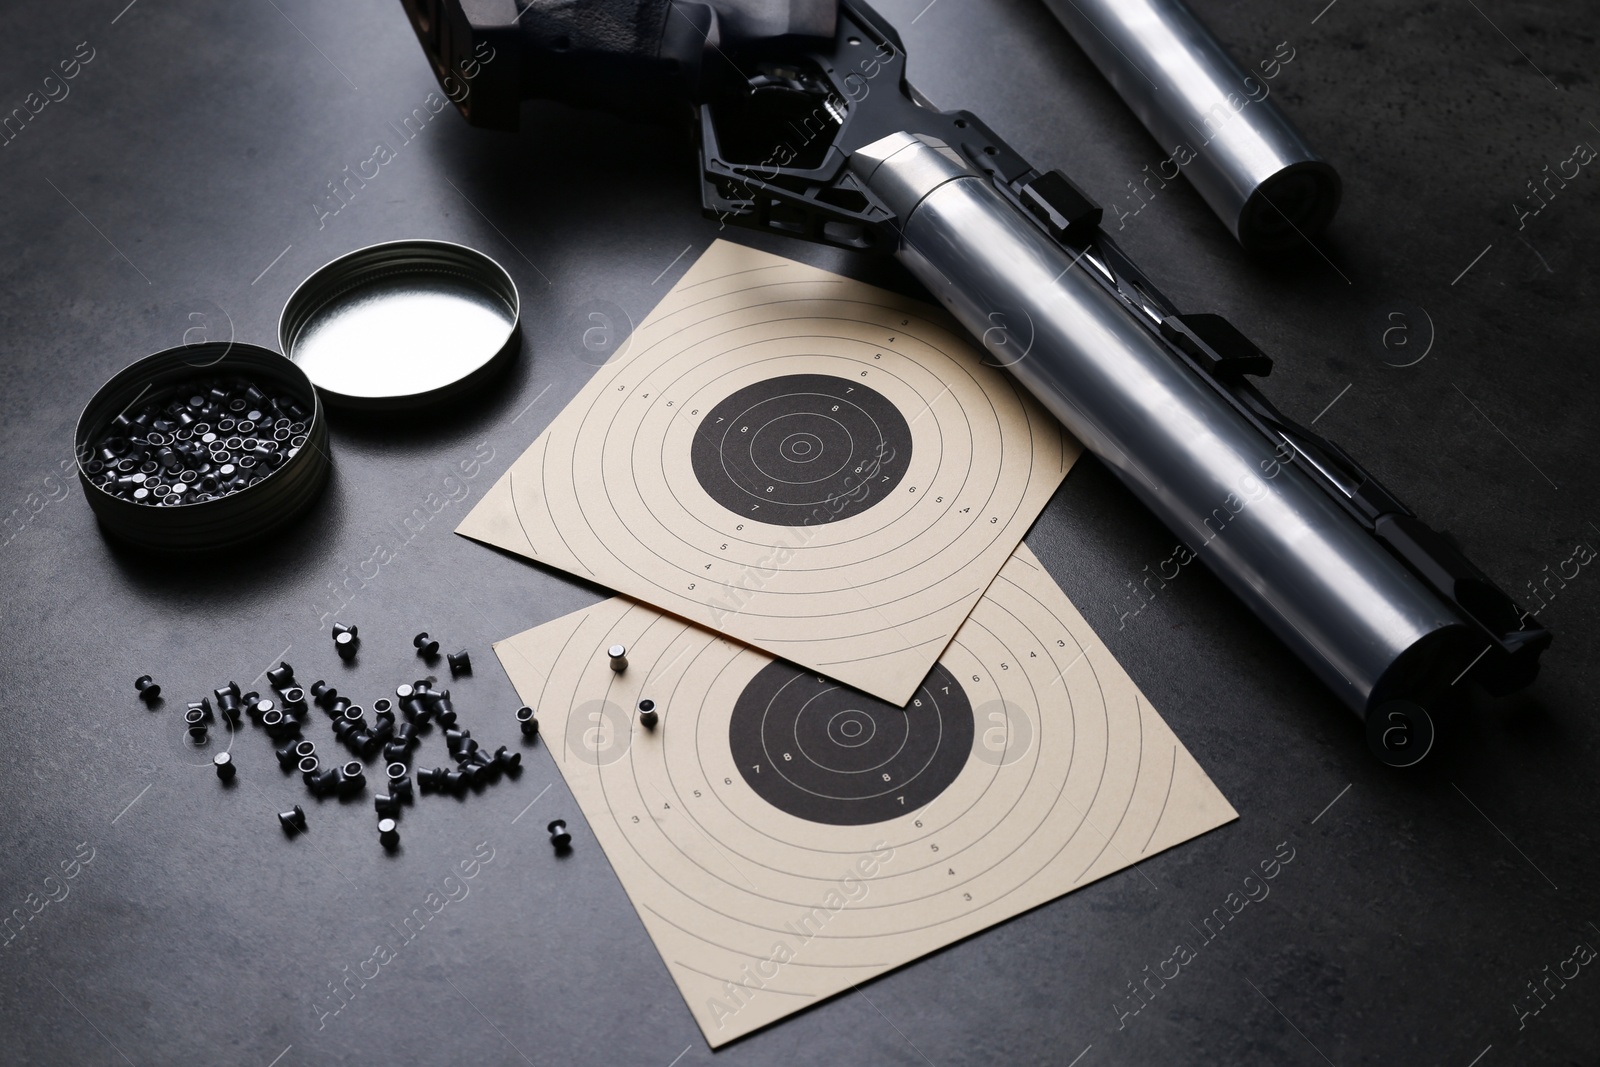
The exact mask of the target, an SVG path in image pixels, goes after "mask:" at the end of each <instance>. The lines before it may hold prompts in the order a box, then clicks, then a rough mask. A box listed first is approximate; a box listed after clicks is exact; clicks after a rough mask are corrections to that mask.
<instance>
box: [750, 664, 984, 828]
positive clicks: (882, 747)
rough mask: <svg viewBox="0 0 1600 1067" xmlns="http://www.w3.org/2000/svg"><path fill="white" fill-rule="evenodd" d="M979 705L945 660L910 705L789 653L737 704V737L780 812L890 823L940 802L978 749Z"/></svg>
mask: <svg viewBox="0 0 1600 1067" xmlns="http://www.w3.org/2000/svg"><path fill="white" fill-rule="evenodd" d="M973 732H974V726H973V717H972V703H971V701H969V700H968V698H967V694H966V691H965V690H963V689H962V688H961V683H960V682H958V681H956V679H955V676H954V675H952V674H951V673H950V672H949V671H948V670H946V669H945V668H944V666H943V665H942V664H936V665H935V666H934V668H933V670H932V671H931V672H929V674H928V677H927V678H926V679H924V680H923V683H922V686H921V688H919V689H918V690H917V692H916V695H915V696H914V697H912V698H911V703H909V704H908V705H906V706H905V707H904V708H897V707H894V706H893V705H891V704H888V703H885V702H884V701H881V700H878V699H877V698H875V697H870V696H867V695H866V694H865V693H862V692H859V691H857V690H855V689H851V688H849V687H848V686H844V685H840V684H839V683H837V682H832V681H828V680H826V679H822V678H819V677H817V675H815V674H810V673H807V672H804V671H801V670H800V669H799V668H797V667H794V666H792V665H790V664H788V663H784V662H781V661H778V662H774V663H770V664H768V665H767V666H766V667H763V668H762V669H761V671H760V672H759V673H758V674H757V675H756V676H755V677H754V678H752V679H751V680H750V682H749V684H748V685H746V686H745V688H744V692H743V693H741V694H739V699H738V700H737V701H736V702H735V703H734V707H733V718H732V721H731V722H730V723H729V726H728V744H729V747H730V749H731V751H732V753H733V759H734V762H735V763H737V764H738V765H739V773H740V774H742V775H743V776H744V780H745V782H746V783H747V784H748V785H749V786H750V788H751V789H754V790H755V791H756V793H757V794H758V795H760V797H761V798H762V799H763V800H765V801H767V802H768V803H769V804H771V805H772V806H773V807H775V808H778V809H779V810H781V811H784V812H787V813H788V814H790V815H794V816H796V817H798V818H801V819H805V820H807V821H809V822H817V823H826V824H828V825H830V826H863V825H866V824H868V823H875V822H887V821H888V820H890V819H896V818H899V817H900V816H902V815H905V814H907V813H910V812H915V811H917V810H918V809H920V808H923V807H925V806H927V805H928V804H929V803H931V802H932V801H933V800H934V799H935V798H936V797H938V796H939V794H940V793H943V792H944V791H945V789H947V788H948V787H949V786H950V783H952V782H954V781H955V780H956V777H957V776H958V775H959V774H960V773H961V769H962V768H963V767H964V766H966V763H967V759H968V757H969V756H970V755H971V754H972V743H973Z"/></svg>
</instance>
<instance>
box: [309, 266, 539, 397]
mask: <svg viewBox="0 0 1600 1067" xmlns="http://www.w3.org/2000/svg"><path fill="white" fill-rule="evenodd" d="M520 314H521V300H520V298H519V297H518V295H517V287H516V283H515V282H513V281H512V280H511V275H509V274H507V273H506V270H505V268H504V267H502V266H500V264H498V263H496V262H495V261H494V260H492V259H490V258H489V257H488V256H486V255H484V254H483V253H482V252H479V251H476V250H475V249H471V248H467V247H465V246H463V245H457V244H451V243H449V242H447V241H428V240H408V241H390V242H388V243H385V244H378V245H372V246H369V247H367V248H362V249H358V250H357V251H355V252H351V253H349V254H348V255H344V256H340V257H339V258H338V259H336V260H334V261H333V262H331V263H329V264H327V265H326V266H324V267H321V268H320V269H318V270H317V271H316V273H314V274H312V275H311V277H309V278H307V279H306V280H305V281H304V282H302V283H301V284H300V287H299V288H298V289H296V290H295V291H294V294H293V295H292V296H290V297H289V302H288V303H287V304H285V305H284V308H283V316H282V318H281V319H280V320H279V322H278V341H279V343H280V344H281V345H282V347H283V351H284V353H285V354H286V355H287V356H288V357H289V358H290V359H291V360H293V361H294V362H295V363H296V364H297V365H298V366H299V367H300V368H301V369H302V370H303V371H305V373H306V376H307V377H309V378H310V379H311V381H312V382H313V383H315V385H316V387H317V390H318V392H320V393H321V394H322V396H323V397H324V398H325V399H326V400H327V402H328V403H329V404H330V405H333V406H335V407H339V408H351V409H357V410H367V411H397V410H404V409H409V408H418V407H424V406H427V405H429V404H434V403H438V402H440V401H444V400H449V399H452V398H454V397H457V396H460V395H462V394H464V393H467V392H470V391H472V390H473V389H476V388H477V387H479V386H481V385H483V384H485V383H486V382H487V381H489V380H490V379H491V378H493V377H494V375H495V374H496V373H497V372H498V371H500V370H501V369H503V368H504V367H505V366H506V364H508V363H509V362H510V361H511V359H512V358H514V357H515V355H516V353H517V349H518V347H519V345H518V332H517V327H518V320H519V317H520Z"/></svg>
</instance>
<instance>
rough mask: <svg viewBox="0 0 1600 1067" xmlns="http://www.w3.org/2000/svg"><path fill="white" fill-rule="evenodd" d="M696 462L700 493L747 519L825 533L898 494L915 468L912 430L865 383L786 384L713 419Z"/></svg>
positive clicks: (788, 379) (724, 406) (722, 406)
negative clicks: (822, 529)
mask: <svg viewBox="0 0 1600 1067" xmlns="http://www.w3.org/2000/svg"><path fill="white" fill-rule="evenodd" d="M689 458H690V461H691V464H692V466H693V468H694V476H695V479H696V480H697V481H699V483H700V486H701V488H703V489H704V490H705V491H706V492H707V493H708V494H709V495H710V496H711V499H713V500H715V501H716V502H717V503H719V504H721V505H722V506H723V507H725V508H727V509H728V510H729V511H731V512H733V513H734V514H736V515H738V516H739V517H740V518H741V519H746V520H751V519H753V520H755V521H757V522H764V523H769V524H771V525H774V526H818V525H822V524H824V523H829V522H837V521H838V520H840V519H847V518H849V517H851V516H852V515H859V514H860V513H861V512H863V511H865V510H867V509H868V508H870V507H872V506H873V505H874V504H876V503H878V501H880V500H883V499H884V498H885V497H887V496H888V495H889V494H890V493H892V492H893V491H894V488H895V486H897V485H899V484H900V479H901V478H902V477H904V475H905V472H906V469H907V467H908V466H909V465H910V463H911V427H910V426H909V425H908V424H907V423H906V419H905V416H904V415H902V414H901V413H900V410H899V409H898V408H896V407H895V406H894V405H893V404H891V403H890V402H889V401H888V399H887V398H886V397H884V395H883V394H882V393H880V392H878V391H877V390H876V389H873V388H872V387H870V386H868V385H866V384H864V383H862V382H859V381H854V380H851V379H849V378H839V377H835V376H834V375H831V374H788V375H784V376H782V377H778V378H772V379H769V380H767V381H764V382H756V383H755V384H754V385H747V386H745V387H744V388H743V389H740V390H738V391H737V392H735V393H733V394H731V395H730V396H728V397H727V398H725V399H724V400H722V401H721V402H720V403H718V404H717V405H716V406H715V407H713V408H712V409H711V410H710V411H709V412H707V413H706V416H705V418H704V419H703V420H702V421H701V423H700V426H699V429H698V430H697V431H696V432H695V436H694V443H693V444H692V445H691V446H690V452H689Z"/></svg>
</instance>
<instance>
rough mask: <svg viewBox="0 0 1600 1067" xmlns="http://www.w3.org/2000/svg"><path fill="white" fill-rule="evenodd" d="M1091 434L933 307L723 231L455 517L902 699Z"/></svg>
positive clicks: (497, 541)
mask: <svg viewBox="0 0 1600 1067" xmlns="http://www.w3.org/2000/svg"><path fill="white" fill-rule="evenodd" d="M1078 452H1079V449H1078V446H1077V444H1076V442H1074V441H1073V440H1072V439H1071V438H1069V437H1067V436H1066V435H1065V433H1064V431H1062V429H1061V428H1060V425H1059V424H1058V423H1057V422H1056V421H1055V420H1054V419H1053V418H1052V417H1051V416H1050V415H1049V414H1048V413H1046V412H1045V411H1044V410H1043V409H1042V408H1041V407H1039V406H1038V404H1037V403H1036V402H1035V401H1034V400H1033V399H1032V398H1031V397H1029V396H1028V395H1027V394H1026V392H1025V391H1023V390H1022V388H1021V387H1020V386H1019V385H1018V384H1017V383H1016V382H1015V381H1014V380H1013V379H1012V378H1011V377H1010V375H1009V374H1008V373H1007V372H1005V371H1003V370H997V369H995V368H994V367H990V366H986V365H985V364H984V363H983V361H982V360H981V359H980V357H979V353H978V352H977V350H976V349H975V348H974V346H973V345H972V344H970V343H969V342H968V340H967V339H966V338H965V336H964V335H963V334H962V333H961V331H960V328H959V327H958V326H957V325H956V324H955V323H954V322H953V321H952V320H950V319H949V318H948V317H947V316H946V315H945V313H944V312H942V311H941V310H939V309H938V308H935V307H932V306H930V305H927V304H924V303H921V302H918V301H915V300H909V299H906V298H904V297H901V296H898V295H895V294H892V293H889V292H886V291H883V290H880V289H876V288H873V287H871V286H867V285H864V284H862V283H859V282H855V281H852V280H850V279H847V278H842V277H840V276H838V275H834V274H830V273H828V272H826V271H822V270H818V269H816V268H814V267H808V266H805V265H803V264H799V263H795V262H792V261H790V260H786V259H782V258H780V257H777V256H772V255H769V254H767V253H764V252H759V251H755V250H753V249H749V248H744V247H741V246H739V245H734V244H729V243H727V242H723V241H718V242H716V243H715V244H714V245H712V247H711V248H710V250H708V251H707V252H706V253H705V255H703V256H702V257H701V258H700V260H699V261H698V262H696V263H695V265H694V266H693V267H691V268H690V270H689V271H688V273H687V274H686V275H685V276H684V277H683V279H682V280H681V281H679V283H678V284H677V285H676V286H674V287H673V289H672V291H671V292H670V293H668V295H667V296H666V297H665V298H664V299H663V300H662V302H661V304H660V305H659V306H657V307H656V309H655V310H654V311H653V312H651V314H650V315H649V317H648V318H647V319H646V320H645V321H644V322H643V323H641V324H640V326H639V328H638V330H637V331H635V333H634V335H633V336H632V337H631V338H630V339H629V342H628V345H627V350H626V352H625V353H624V354H623V355H622V356H620V357H619V358H617V359H614V360H612V361H611V362H609V363H607V364H606V365H605V366H603V367H601V368H599V369H598V370H597V371H596V373H595V376H594V378H593V379H592V380H591V381H590V382H589V384H588V385H587V386H586V387H585V388H584V389H583V390H582V391H580V392H579V394H578V395H577V396H576V397H575V398H574V399H573V400H572V401H571V402H570V403H569V404H568V406H567V407H566V409H565V410H563V411H562V412H561V414H560V415H558V416H557V417H556V418H555V420H554V421H553V422H552V423H551V424H550V426H549V427H547V428H546V429H545V431H544V432H543V433H541V434H540V436H539V437H538V439H537V440H536V441H534V443H533V444H532V446H530V447H529V449H528V450H527V451H526V452H525V453H524V454H523V455H522V457H521V458H519V459H518V460H517V461H516V462H515V463H514V464H513V465H512V466H511V469H510V470H509V471H507V472H506V474H505V475H504V476H503V477H502V478H501V479H500V481H499V482H498V483H497V484H496V485H495V486H494V487H493V488H491V489H490V490H489V492H488V493H487V494H486V495H485V498H484V499H483V500H482V501H481V502H480V503H479V504H478V506H477V507H475V508H474V509H473V510H472V512H471V514H469V515H468V516H467V518H466V519H465V520H464V521H463V522H462V524H461V525H460V527H458V530H457V532H459V533H461V534H464V535H466V536H468V537H472V538H475V539H477V540H480V541H483V542H485V543H487V544H491V545H495V546H496V547H499V548H503V549H506V550H508V551H511V552H515V553H518V554H521V555H524V556H527V557H529V558H531V559H534V560H536V561H538V562H540V563H543V564H545V565H547V566H552V567H556V568H559V569H561V570H565V571H569V572H571V573H574V574H577V575H580V576H582V577H584V578H587V579H589V580H591V581H594V582H597V583H599V584H601V585H604V586H607V587H609V588H611V589H615V590H617V591H618V592H620V593H623V594H625V595H627V596H630V597H632V598H634V599H636V600H640V601H643V602H645V603H648V604H651V605H652V606H654V607H657V608H659V609H661V610H663V611H666V612H669V613H671V614H674V615H677V616H680V617H681V618H684V619H688V620H690V621H691V622H694V623H697V624H699V625H701V626H704V627H707V628H710V629H713V630H717V631H719V632H721V633H725V634H727V635H729V636H731V637H735V638H737V639H739V640H741V641H744V642H746V643H747V644H752V645H755V646H756V647H758V648H761V649H764V650H766V651H768V652H770V653H772V654H773V655H775V656H778V657H780V658H783V659H787V660H790V661H791V662H794V663H797V664H799V665H801V666H803V667H806V668H808V669H810V670H813V671H816V672H817V673H819V674H821V675H823V676H825V677H828V678H833V679H835V680H838V681H841V682H844V683H846V684H848V685H851V686H854V687H856V688H858V689H862V690H865V691H866V692H869V693H872V694H873V695H875V696H877V697H880V698H881V699H883V700H886V701H888V702H889V703H891V704H894V705H896V706H903V705H904V704H905V703H906V701H908V700H909V699H911V696H912V693H913V691H914V690H915V689H916V688H917V686H918V685H919V684H921V683H922V680H923V679H924V678H925V677H926V676H927V674H928V671H929V670H930V669H931V668H932V667H933V665H934V663H935V662H936V661H937V660H938V658H939V654H940V653H941V652H942V651H943V650H944V648H945V646H946V645H947V644H948V643H949V641H950V638H951V636H952V635H953V634H954V633H955V632H956V630H957V628H959V627H960V625H961V623H962V620H964V619H965V618H966V616H967V613H968V612H969V611H970V610H971V609H972V605H973V604H975V603H976V602H977V600H978V598H979V597H980V596H981V595H982V593H983V590H984V589H985V588H987V587H988V585H989V583H990V581H992V580H993V578H994V576H995V574H996V573H997V572H998V571H999V569H1000V568H1001V566H1003V565H1004V563H1005V561H1006V559H1007V557H1008V556H1009V555H1010V553H1011V551H1012V549H1014V548H1015V547H1016V546H1017V544H1018V543H1019V542H1020V541H1021V538H1022V535H1023V534H1024V533H1025V532H1026V531H1027V529H1028V527H1029V526H1030V525H1031V524H1032V523H1033V520H1034V519H1035V518H1036V517H1037V516H1038V514H1039V512H1040V510H1042V509H1043V507H1044V505H1045V504H1046V502H1047V501H1048V500H1049V497H1050V495H1051V494H1052V493H1053V492H1054V491H1055V488H1056V487H1057V486H1058V485H1059V484H1060V482H1061V479H1062V478H1063V477H1064V476H1065V475H1066V472H1067V469H1068V468H1069V467H1070V466H1071V464H1072V462H1073V460H1075V459H1076V458H1077V455H1078Z"/></svg>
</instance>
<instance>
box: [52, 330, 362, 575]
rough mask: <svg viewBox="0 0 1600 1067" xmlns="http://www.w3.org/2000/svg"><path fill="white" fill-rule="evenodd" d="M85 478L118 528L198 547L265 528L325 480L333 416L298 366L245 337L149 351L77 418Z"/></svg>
mask: <svg viewBox="0 0 1600 1067" xmlns="http://www.w3.org/2000/svg"><path fill="white" fill-rule="evenodd" d="M76 444H77V458H78V480H79V481H80V482H81V483H82V485H83V492H84V495H85V496H86V497H87V498H88V501H89V507H90V509H91V510H93V511H94V513H95V517H96V518H98V519H99V520H100V524H101V526H102V527H103V528H104V529H105V530H106V531H107V532H109V533H110V534H112V535H114V536H116V537H118V538H121V539H122V540H124V541H127V542H130V543H132V544H134V545H137V546H139V547H141V548H147V549H156V550H164V551H173V552H180V551H190V552H192V551H199V550H211V549H219V548H226V547H230V546H233V545H238V544H243V543H245V542H249V541H253V540H256V539H258V538H261V537H264V536H266V535H267V534H269V533H272V532H273V531H275V530H277V529H279V528H281V527H282V526H284V525H285V524H286V523H288V522H290V521H291V520H293V519H295V518H296V517H298V516H299V515H300V513H301V512H303V511H305V509H306V508H307V507H309V506H310V505H311V502H312V501H313V500H315V499H316V497H317V494H318V493H320V492H321V491H322V488H323V486H324V485H325V484H326V482H327V480H328V470H329V468H330V466H331V461H330V459H329V454H328V426H327V417H326V415H325V413H324V409H323V406H322V401H321V399H320V398H319V397H318V396H317V391H316V389H315V388H313V387H312V384H311V380H310V379H309V378H307V377H306V375H305V372H303V371H302V370H301V369H300V368H299V367H297V366H295V365H294V364H293V363H292V362H290V361H289V360H288V359H286V358H284V357H283V356H281V355H279V354H278V353H276V352H273V351H271V350H270V349H266V348H259V347H257V346H255V345H248V344H240V343H237V342H211V343H206V344H197V345H186V346H183V347H180V348H172V349H168V350H166V351H164V352H157V353H156V354H155V355H153V356H146V357H145V358H144V359H141V360H139V361H138V362H137V363H134V364H132V365H131V366H129V367H127V368H126V369H124V370H123V371H121V372H120V373H118V374H117V375H116V376H115V377H113V378H112V379H111V380H110V381H109V382H107V383H106V384H105V385H104V386H102V387H101V388H100V391H99V392H97V393H96V394H95V395H94V398H93V399H91V400H90V401H89V404H88V406H87V407H85V408H84V410H83V415H82V416H80V417H79V419H78V429H77V436H76Z"/></svg>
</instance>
